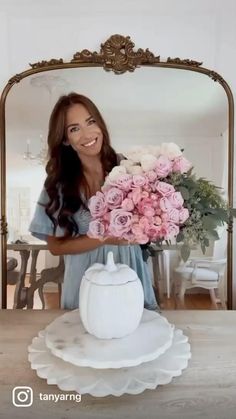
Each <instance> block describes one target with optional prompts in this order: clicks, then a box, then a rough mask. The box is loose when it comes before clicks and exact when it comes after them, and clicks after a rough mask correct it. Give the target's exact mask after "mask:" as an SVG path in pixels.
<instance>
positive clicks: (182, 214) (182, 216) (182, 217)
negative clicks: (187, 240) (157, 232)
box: [179, 208, 189, 224]
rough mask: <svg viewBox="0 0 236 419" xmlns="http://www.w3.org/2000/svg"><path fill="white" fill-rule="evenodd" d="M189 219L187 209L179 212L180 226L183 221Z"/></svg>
mask: <svg viewBox="0 0 236 419" xmlns="http://www.w3.org/2000/svg"><path fill="white" fill-rule="evenodd" d="M188 218H189V210H188V208H183V209H181V210H180V211H179V222H180V224H183V223H185V221H186V220H187V219H188Z"/></svg>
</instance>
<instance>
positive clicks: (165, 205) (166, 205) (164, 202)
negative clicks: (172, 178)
mask: <svg viewBox="0 0 236 419" xmlns="http://www.w3.org/2000/svg"><path fill="white" fill-rule="evenodd" d="M159 205H160V209H161V210H162V211H163V212H166V211H167V210H168V209H170V208H172V207H173V205H172V204H171V203H170V201H169V197H168V198H167V197H166V196H163V197H162V198H161V199H160V202H159ZM156 214H157V211H156Z"/></svg>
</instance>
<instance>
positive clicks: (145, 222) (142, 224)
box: [139, 217, 150, 230]
mask: <svg viewBox="0 0 236 419" xmlns="http://www.w3.org/2000/svg"><path fill="white" fill-rule="evenodd" d="M139 225H140V227H141V228H142V229H143V230H146V229H147V228H148V227H149V225H150V224H149V218H147V217H141V218H140V219H139Z"/></svg>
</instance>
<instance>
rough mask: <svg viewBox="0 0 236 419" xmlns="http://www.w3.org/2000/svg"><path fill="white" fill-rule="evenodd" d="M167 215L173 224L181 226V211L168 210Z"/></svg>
mask: <svg viewBox="0 0 236 419" xmlns="http://www.w3.org/2000/svg"><path fill="white" fill-rule="evenodd" d="M166 214H167V215H168V218H169V221H170V222H171V223H174V224H179V211H178V210H177V209H176V208H168V209H167V212H166Z"/></svg>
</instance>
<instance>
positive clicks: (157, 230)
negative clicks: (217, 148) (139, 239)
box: [146, 225, 162, 241]
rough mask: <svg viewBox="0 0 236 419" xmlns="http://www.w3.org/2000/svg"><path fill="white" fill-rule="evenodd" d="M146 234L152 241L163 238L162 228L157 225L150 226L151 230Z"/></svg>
mask: <svg viewBox="0 0 236 419" xmlns="http://www.w3.org/2000/svg"><path fill="white" fill-rule="evenodd" d="M146 234H147V235H148V237H149V239H150V240H151V241H154V240H157V239H159V238H161V235H162V229H161V226H155V225H152V226H149V229H147V231H146Z"/></svg>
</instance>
